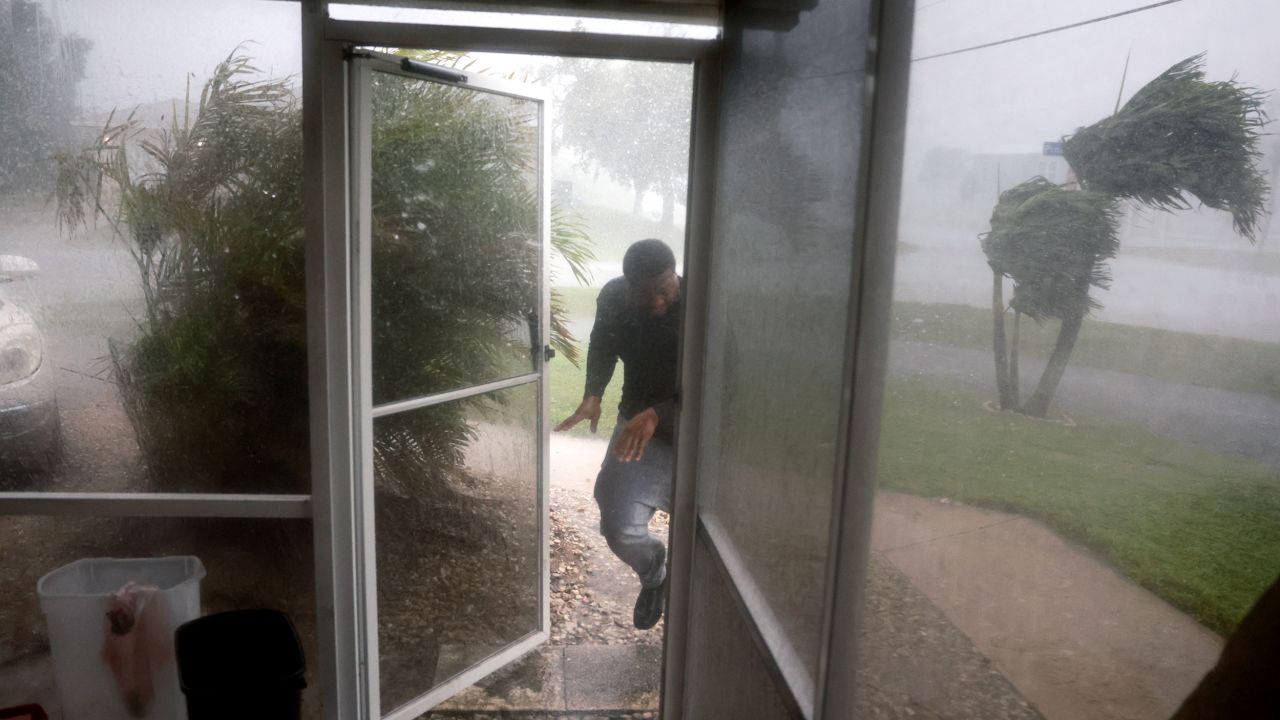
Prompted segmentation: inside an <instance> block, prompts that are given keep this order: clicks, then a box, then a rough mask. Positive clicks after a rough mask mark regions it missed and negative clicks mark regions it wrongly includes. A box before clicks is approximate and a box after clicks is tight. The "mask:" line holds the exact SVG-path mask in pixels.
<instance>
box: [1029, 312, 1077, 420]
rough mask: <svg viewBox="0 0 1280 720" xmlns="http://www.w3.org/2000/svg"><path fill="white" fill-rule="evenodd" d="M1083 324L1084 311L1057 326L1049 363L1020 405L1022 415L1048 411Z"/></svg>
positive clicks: (1034, 415)
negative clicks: (1034, 387) (1056, 335)
mask: <svg viewBox="0 0 1280 720" xmlns="http://www.w3.org/2000/svg"><path fill="white" fill-rule="evenodd" d="M1083 324H1084V311H1083V310H1082V311H1080V312H1079V313H1078V314H1076V315H1073V316H1071V317H1068V318H1065V319H1063V321H1062V325H1061V326H1060V327H1059V328H1058V341H1057V342H1056V343H1054V346H1053V354H1052V355H1050V356H1049V364H1048V365H1045V368H1044V374H1043V375H1041V376H1040V384H1039V385H1037V386H1036V391H1035V393H1034V394H1033V395H1032V396H1031V398H1030V399H1028V400H1027V404H1026V405H1023V406H1022V412H1023V414H1024V415H1030V416H1032V417H1039V418H1042V417H1044V416H1045V415H1047V414H1048V413H1049V403H1051V402H1053V396H1054V394H1055V393H1057V392H1058V383H1059V382H1061V381H1062V374H1063V373H1064V372H1066V370H1067V361H1069V360H1070V359H1071V351H1072V350H1073V349H1074V348H1075V346H1076V338H1078V337H1079V336H1080V326H1081V325H1083Z"/></svg>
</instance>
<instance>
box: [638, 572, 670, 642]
mask: <svg viewBox="0 0 1280 720" xmlns="http://www.w3.org/2000/svg"><path fill="white" fill-rule="evenodd" d="M666 605H667V581H666V580H663V581H662V584H661V585H659V586H657V587H651V588H645V589H643V590H641V591H640V596H639V597H637V598H636V609H635V612H633V613H632V614H631V622H632V623H634V624H635V626H636V629H637V630H648V629H649V628H651V627H653V626H654V625H657V624H658V621H659V620H661V619H662V611H663V609H664V608H665V607H666Z"/></svg>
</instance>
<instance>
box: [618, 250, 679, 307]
mask: <svg viewBox="0 0 1280 720" xmlns="http://www.w3.org/2000/svg"><path fill="white" fill-rule="evenodd" d="M622 274H623V276H624V277H626V278H627V284H628V285H630V286H631V302H632V304H634V305H636V306H637V307H641V308H644V309H645V310H646V311H648V313H649V314H650V315H652V316H654V317H661V316H663V315H666V314H667V311H668V310H670V309H671V307H672V306H673V305H675V304H676V301H678V300H679V299H680V278H678V277H676V256H675V253H673V252H671V248H669V247H667V244H666V243H664V242H662V241H661V240H654V239H652V238H650V239H648V240H640V241H639V242H634V243H632V244H631V247H629V248H627V254H626V255H624V256H623V258H622Z"/></svg>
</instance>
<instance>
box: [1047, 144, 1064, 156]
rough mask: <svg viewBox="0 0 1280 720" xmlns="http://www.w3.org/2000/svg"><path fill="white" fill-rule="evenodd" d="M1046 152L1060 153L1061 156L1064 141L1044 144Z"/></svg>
mask: <svg viewBox="0 0 1280 720" xmlns="http://www.w3.org/2000/svg"><path fill="white" fill-rule="evenodd" d="M1044 154H1045V155H1059V156H1061V155H1062V143H1060V142H1047V143H1045V144H1044Z"/></svg>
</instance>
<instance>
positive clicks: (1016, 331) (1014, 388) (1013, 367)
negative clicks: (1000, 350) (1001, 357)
mask: <svg viewBox="0 0 1280 720" xmlns="http://www.w3.org/2000/svg"><path fill="white" fill-rule="evenodd" d="M1021 330H1022V313H1020V312H1018V311H1017V310H1014V311H1013V337H1011V338H1009V381H1008V382H1009V397H1010V405H1009V407H1018V404H1019V402H1020V401H1019V399H1018V398H1019V396H1020V395H1021V394H1022V388H1021V385H1022V373H1020V372H1018V338H1019V336H1020V335H1021V334H1022V333H1021Z"/></svg>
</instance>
